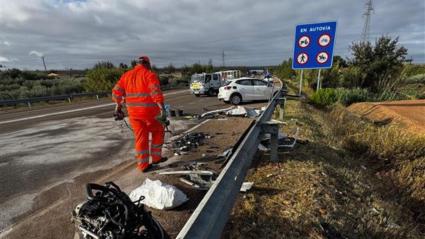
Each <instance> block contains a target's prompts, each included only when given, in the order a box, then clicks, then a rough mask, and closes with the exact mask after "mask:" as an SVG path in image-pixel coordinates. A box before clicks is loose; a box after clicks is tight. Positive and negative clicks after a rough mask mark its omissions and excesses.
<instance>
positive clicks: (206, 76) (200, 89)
mask: <svg viewBox="0 0 425 239" xmlns="http://www.w3.org/2000/svg"><path fill="white" fill-rule="evenodd" d="M221 85H222V78H221V75H220V74H218V73H201V74H193V75H192V78H191V80H190V91H191V92H192V94H194V95H195V96H197V97H198V96H200V95H211V96H212V95H216V94H218V89H219V88H220V87H221Z"/></svg>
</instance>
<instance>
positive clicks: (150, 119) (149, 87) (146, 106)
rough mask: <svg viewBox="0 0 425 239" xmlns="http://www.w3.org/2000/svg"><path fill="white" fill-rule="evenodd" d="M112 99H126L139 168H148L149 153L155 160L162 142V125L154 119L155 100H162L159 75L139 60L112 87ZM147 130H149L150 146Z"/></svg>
mask: <svg viewBox="0 0 425 239" xmlns="http://www.w3.org/2000/svg"><path fill="white" fill-rule="evenodd" d="M112 99H113V100H114V101H115V102H116V103H122V102H123V101H124V100H125V105H126V107H127V112H128V115H129V118H130V124H131V127H132V128H133V133H134V138H135V149H136V159H137V167H138V169H140V170H142V171H143V170H144V169H146V168H148V166H149V156H151V158H152V163H158V162H159V161H160V160H161V149H162V144H163V143H164V126H163V125H162V124H161V123H160V122H159V121H158V120H156V119H155V118H156V117H157V116H158V115H159V114H160V108H159V106H158V103H159V104H163V103H164V96H163V94H162V91H161V89H160V85H159V79H158V76H157V75H156V74H155V73H154V72H152V71H150V70H149V69H147V68H146V67H144V66H142V65H139V64H138V65H136V66H135V67H134V69H132V70H129V71H127V72H125V73H124V74H123V75H122V76H121V78H120V80H119V81H118V82H117V84H116V85H115V87H114V88H113V89H112ZM149 133H151V134H152V141H151V145H150V147H149Z"/></svg>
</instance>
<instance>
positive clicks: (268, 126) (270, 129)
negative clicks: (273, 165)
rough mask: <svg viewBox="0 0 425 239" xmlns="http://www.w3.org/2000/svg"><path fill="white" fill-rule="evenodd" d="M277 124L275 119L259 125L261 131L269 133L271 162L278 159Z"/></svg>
mask: <svg viewBox="0 0 425 239" xmlns="http://www.w3.org/2000/svg"><path fill="white" fill-rule="evenodd" d="M279 124H280V123H279V122H277V121H267V122H265V123H263V124H262V125H261V126H262V129H263V133H266V134H270V159H271V161H273V162H276V161H278V160H279V157H278V154H277V150H278V147H279V142H278V141H279Z"/></svg>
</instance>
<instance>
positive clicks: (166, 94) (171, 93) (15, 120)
mask: <svg viewBox="0 0 425 239" xmlns="http://www.w3.org/2000/svg"><path fill="white" fill-rule="evenodd" d="M187 91H189V90H180V91H175V92H170V93H165V94H164V95H165V96H168V95H176V94H180V93H183V92H187ZM114 105H115V103H108V104H103V105H96V106H90V107H85V108H80V109H73V110H65V111H60V112H55V113H49V114H43V115H36V116H30V117H25V118H21V119H14V120H6V121H1V122H0V125H1V124H9V123H15V122H20V121H25V120H33V119H39V118H44V117H49V116H55V115H63V114H69V113H74V112H79V111H84V110H92V109H98V108H104V107H110V106H114Z"/></svg>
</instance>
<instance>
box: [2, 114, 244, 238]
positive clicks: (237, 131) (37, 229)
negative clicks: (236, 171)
mask: <svg viewBox="0 0 425 239" xmlns="http://www.w3.org/2000/svg"><path fill="white" fill-rule="evenodd" d="M251 122H252V119H245V118H227V119H224V120H222V119H213V120H210V121H209V122H207V123H205V124H203V125H201V126H200V127H198V128H197V129H196V130H195V132H204V133H207V134H209V135H210V136H211V138H209V139H207V140H206V143H205V144H204V145H202V146H200V147H199V148H197V149H196V150H194V151H193V152H191V153H189V154H187V155H182V156H179V158H178V159H177V160H176V159H175V158H174V157H173V158H174V162H173V163H171V164H168V165H166V166H162V167H160V168H159V169H158V170H167V169H173V168H178V167H181V166H182V165H183V164H185V163H187V162H191V161H198V162H205V163H206V164H207V166H206V167H209V168H212V169H215V170H217V171H218V170H219V169H220V166H221V165H220V164H219V163H217V162H215V161H214V159H215V157H216V156H217V155H219V154H221V153H222V152H223V151H224V150H225V149H227V148H228V147H229V146H232V145H233V144H235V143H236V141H237V140H238V139H239V137H240V135H241V134H242V133H243V132H244V131H245V130H246V128H247V127H248V126H249V125H250V124H251ZM126 150H127V152H128V149H126ZM168 156H170V157H171V155H168ZM126 158H128V160H126V161H125V162H123V163H121V164H120V165H118V166H116V167H115V168H113V169H109V170H102V171H97V172H92V173H86V174H83V175H80V176H78V177H76V178H74V179H73V180H72V181H69V182H66V183H63V184H60V185H57V186H55V187H53V188H50V189H48V190H46V191H44V192H42V193H40V194H39V195H38V196H36V197H35V199H34V204H33V207H32V210H31V211H30V212H28V213H26V214H25V215H23V216H21V217H19V218H18V219H16V220H15V221H14V226H13V228H12V230H9V231H8V232H6V233H4V234H3V235H1V236H0V238H11V239H13V238H28V237H29V235H30V238H35V239H38V238H40V239H41V238H73V236H74V231H75V230H74V225H73V224H71V221H70V216H71V211H72V210H73V208H74V207H75V206H76V205H77V204H78V203H79V202H81V201H83V200H84V199H85V196H86V195H85V184H87V183H89V182H95V183H100V184H103V183H104V182H107V181H114V182H115V183H117V184H118V185H119V186H120V187H121V188H122V189H123V190H124V191H126V192H130V191H131V190H133V189H134V188H136V187H138V186H140V185H141V184H142V183H143V181H144V179H145V178H146V177H149V178H151V179H160V180H161V181H163V182H166V183H169V184H172V185H175V186H177V187H178V188H179V189H181V190H182V191H183V192H185V193H186V194H187V196H188V197H189V198H190V200H189V202H187V203H186V204H184V205H182V206H181V207H179V208H176V209H174V210H168V211H160V210H153V209H148V210H149V211H152V215H153V216H154V217H155V218H157V219H158V221H159V222H160V223H161V225H163V227H164V228H165V230H166V231H167V233H168V234H169V235H170V236H171V238H174V237H175V236H176V235H177V234H178V232H179V231H180V229H181V228H182V227H183V225H184V224H185V222H186V220H187V219H188V218H189V216H190V215H191V213H192V212H193V211H194V209H195V208H196V206H197V204H198V203H199V201H200V200H201V199H202V197H203V196H204V193H205V192H203V191H198V190H194V189H192V188H190V187H189V186H187V185H186V184H183V183H182V182H180V180H179V179H178V177H177V176H163V175H158V174H156V173H155V172H151V173H148V174H141V173H140V172H139V171H137V170H136V169H135V164H134V161H133V160H131V159H129V158H131V156H130V155H127V156H126Z"/></svg>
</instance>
